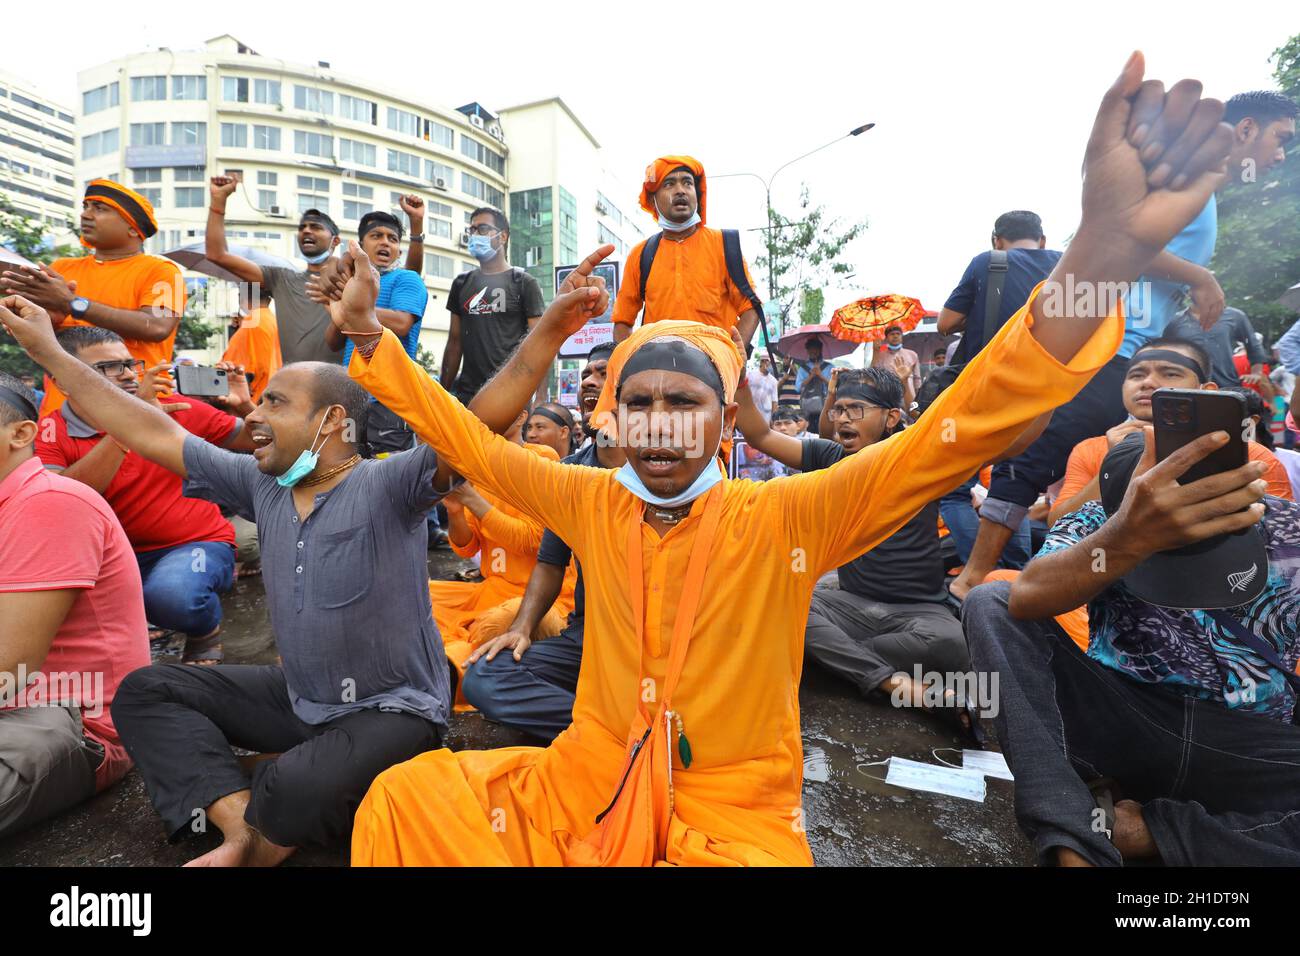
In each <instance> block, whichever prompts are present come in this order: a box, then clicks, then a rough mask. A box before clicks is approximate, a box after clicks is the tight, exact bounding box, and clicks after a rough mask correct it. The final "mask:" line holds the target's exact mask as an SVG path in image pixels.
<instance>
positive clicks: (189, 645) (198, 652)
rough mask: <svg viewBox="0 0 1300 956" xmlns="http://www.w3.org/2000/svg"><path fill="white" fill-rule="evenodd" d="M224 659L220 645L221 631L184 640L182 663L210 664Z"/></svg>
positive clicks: (218, 662)
mask: <svg viewBox="0 0 1300 956" xmlns="http://www.w3.org/2000/svg"><path fill="white" fill-rule="evenodd" d="M224 660H225V652H224V651H223V650H222V647H221V631H220V630H218V631H217V632H216V633H215V634H211V635H209V636H207V637H191V638H188V639H187V640H186V641H185V652H184V654H183V655H182V656H181V663H182V664H196V665H199V666H211V665H213V664H220V663H221V662H222V661H224Z"/></svg>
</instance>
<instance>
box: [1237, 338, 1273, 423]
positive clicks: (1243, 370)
mask: <svg viewBox="0 0 1300 956" xmlns="http://www.w3.org/2000/svg"><path fill="white" fill-rule="evenodd" d="M1232 367H1233V368H1235V369H1236V370H1237V375H1238V376H1239V377H1243V378H1244V377H1245V376H1247V375H1249V374H1250V359H1249V358H1247V357H1246V355H1245V353H1242V354H1240V355H1234V356H1233V357H1232ZM1263 368H1264V377H1265V378H1268V376H1269V373H1270V372H1272V371H1273V369H1272V367H1271V366H1269V365H1265V366H1264V367H1263ZM1246 388H1248V389H1250V390H1251V391H1252V392H1257V393H1258V394H1259V397H1260V398H1264V393H1263V391H1261V390H1260V387H1259V386H1258V385H1247V386H1246ZM1264 404H1265V405H1270V404H1271V403H1270V402H1269V400H1268V399H1266V398H1265V399H1264ZM1263 427H1265V428H1267V427H1268V422H1264V423H1263Z"/></svg>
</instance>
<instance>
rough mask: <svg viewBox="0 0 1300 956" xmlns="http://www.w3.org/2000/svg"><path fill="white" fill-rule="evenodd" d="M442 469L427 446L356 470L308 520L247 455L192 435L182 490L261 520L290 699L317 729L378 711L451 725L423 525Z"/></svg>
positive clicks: (265, 569) (265, 570)
mask: <svg viewBox="0 0 1300 956" xmlns="http://www.w3.org/2000/svg"><path fill="white" fill-rule="evenodd" d="M437 464H438V462H437V456H436V455H435V454H434V452H433V449H431V448H429V447H428V446H427V445H419V446H417V447H416V448H415V449H414V450H412V451H408V452H403V453H401V454H398V455H392V456H390V457H388V458H384V459H381V460H368V461H361V462H358V463H357V465H356V467H354V468H353V469H352V472H351V474H349V475H348V476H347V477H346V478H344V479H343V481H342V482H341V483H339V484H338V485H336V486H335V487H334V488H332V489H330V490H329V491H327V492H325V493H324V494H320V495H317V496H316V501H315V505H314V509H313V511H312V513H311V514H310V515H308V516H307V520H306V521H302V520H300V519H299V517H298V512H297V509H296V508H294V505H293V492H292V491H291V490H290V489H288V488H282V487H280V485H278V484H277V483H276V481H275V478H274V477H272V476H271V475H266V474H263V473H262V472H261V471H259V470H258V468H257V463H256V462H255V461H254V459H253V458H252V456H251V455H239V454H234V453H232V452H229V451H224V450H222V449H220V448H216V447H214V446H213V445H210V444H208V443H207V442H205V441H203V440H202V439H200V438H195V437H194V436H189V437H187V438H186V439H185V468H186V470H187V472H188V473H189V476H188V478H187V479H186V481H185V485H184V493H185V494H186V495H188V496H189V497H192V498H203V499H206V500H208V501H214V502H216V503H217V504H220V505H224V506H225V507H227V508H229V509H230V510H232V511H234V512H235V513H236V514H239V515H241V516H242V517H244V518H247V519H249V520H250V521H254V522H256V524H257V534H258V539H259V543H260V546H261V551H262V579H263V581H264V582H265V583H266V599H267V604H268V605H269V607H270V614H271V627H272V629H273V631H274V633H275V641H276V646H277V648H278V649H279V652H280V656H281V657H282V658H283V659H284V676H285V680H286V682H287V683H288V685H289V699H290V701H291V703H292V705H293V710H294V713H295V714H297V715H298V716H299V717H300V718H301V719H302V720H304V721H306V722H307V723H309V724H323V723H325V722H327V721H330V720H334V719H336V718H338V717H341V716H343V715H344V714H348V713H352V712H353V711H357V710H364V709H367V708H379V709H391V710H397V711H404V712H406V713H411V714H418V715H419V716H421V717H425V718H427V719H428V720H431V721H433V722H434V723H436V724H438V725H439V727H440V728H443V729H445V727H446V723H447V713H448V701H449V699H450V696H451V695H450V688H449V681H448V674H447V658H446V655H445V653H444V651H443V647H442V637H441V636H440V635H439V634H438V628H437V626H436V625H435V624H434V623H433V609H432V608H431V606H430V604H429V572H428V563H427V562H428V539H429V532H428V527H427V525H426V523H425V520H426V516H427V514H428V512H429V509H430V508H431V507H432V506H433V505H434V503H435V502H436V501H437V500H438V497H439V496H438V495H436V494H434V491H433V473H434V471H435V469H436V468H437Z"/></svg>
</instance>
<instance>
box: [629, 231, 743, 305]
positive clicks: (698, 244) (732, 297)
mask: <svg viewBox="0 0 1300 956" xmlns="http://www.w3.org/2000/svg"><path fill="white" fill-rule="evenodd" d="M644 246H645V243H644V242H639V243H637V244H636V245H635V246H634V247H633V248H632V251H631V252H630V253H629V254H628V257H627V261H626V262H624V263H623V279H622V284H621V285H620V286H619V288H618V298H617V299H616V300H615V301H614V321H615V322H617V323H619V324H620V325H635V324H636V316H637V313H638V312H640V311H641V307H642V305H644V306H645V318H644V319H643V320H642V321H643V322H657V321H659V320H660V319H682V320H685V321H687V322H703V323H704V324H705V325H713V326H716V327H718V328H720V329H727V330H729V329H731V328H733V327H734V326H735V324H736V319H737V318H738V317H739V316H740V314H741V313H742V312H747V311H749V310H750V309H751V308H753V303H752V302H750V301H749V300H748V299H746V298H745V297H744V296H743V295H741V294H740V290H739V289H737V288H736V285H735V283H733V282H732V281H731V277H730V276H729V275H727V261H726V256H725V254H724V252H723V248H722V232H721V230H718V229H708V228H706V227H704V226H700V227H699V228H698V229H696V230H695V232H693V233H692V234H691V235H690V236H689V237H688V238H686V239H683V240H682V241H681V242H677V241H676V240H674V239H671V238H669V236H668V235H666V234H665V236H664V238H663V239H662V240H661V241H660V243H659V249H658V251H657V252H656V253H655V258H654V265H653V267H652V268H651V269H650V278H649V280H648V281H647V282H646V287H645V302H644V303H642V301H641V250H642V248H644ZM745 277H746V278H747V279H749V285H750V288H753V286H754V280H753V278H752V277H750V275H749V267H748V266H746V267H745Z"/></svg>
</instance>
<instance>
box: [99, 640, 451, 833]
mask: <svg viewBox="0 0 1300 956" xmlns="http://www.w3.org/2000/svg"><path fill="white" fill-rule="evenodd" d="M113 723H114V724H115V725H116V726H117V730H118V733H119V734H120V735H121V737H122V743H123V744H125V745H126V749H127V751H128V752H129V753H130V754H131V759H132V760H134V761H135V764H136V766H137V767H138V768H139V769H140V774H141V776H143V777H144V782H145V787H146V788H147V789H148V791H149V799H150V800H151V801H153V805H154V808H155V809H156V810H157V811H158V813H159V815H160V816H161V817H162V819H163V824H164V825H165V826H166V828H167V833H168V835H169V836H170V837H171V838H172V839H173V840H174V839H178V838H180V837H181V836H183V835H184V834H185V832H186V831H189V830H192V829H195V828H196V827H197V826H198V825H200V824H199V823H198V821H204V823H203V824H202V825H206V823H205V817H204V815H203V814H202V813H200V812H198V811H202V810H204V809H205V808H206V807H208V806H210V805H211V804H213V803H215V802H216V801H217V800H219V799H220V798H221V797H224V796H227V795H229V794H232V793H236V792H238V791H240V790H249V791H251V793H250V796H249V802H248V809H247V810H246V811H245V812H244V819H245V820H246V821H247V822H248V823H249V824H250V825H251V826H253V827H254V828H255V829H257V830H258V831H260V832H261V833H262V834H264V835H265V836H266V838H267V839H268V840H270V841H271V842H272V843H275V844H278V845H279V846H294V847H300V846H337V845H340V844H344V843H346V842H347V840H348V837H349V835H350V834H351V832H352V817H353V815H354V814H355V813H356V810H357V807H358V806H359V805H360V804H361V800H362V798H363V797H364V796H365V795H366V791H367V790H368V789H370V784H371V782H372V781H373V780H374V779H375V777H377V776H379V775H380V774H381V773H383V772H384V771H385V770H387V769H388V768H389V767H392V766H395V765H396V764H399V763H402V762H403V761H406V760H410V759H411V758H412V757H416V756H419V755H420V754H422V753H424V752H425V751H426V750H432V749H434V748H436V747H438V746H439V743H440V739H441V737H440V734H439V732H438V728H437V727H436V726H435V725H434V724H432V723H430V722H429V721H427V720H425V719H424V718H423V717H417V716H416V715H414V714H407V713H395V712H386V711H381V710H359V711H355V712H353V713H350V714H346V715H345V716H343V717H339V718H337V719H336V720H332V721H330V722H328V723H325V724H308V723H305V722H304V721H302V720H300V719H299V718H298V716H297V715H296V714H294V712H293V706H292V704H291V703H290V701H289V687H288V684H286V683H285V679H284V671H282V670H281V669H280V668H278V667H255V666H251V665H217V666H213V667H187V666H186V665H184V664H155V665H154V666H153V667H142V668H140V669H139V670H136V671H132V672H131V673H130V674H128V675H127V676H126V679H125V680H124V681H122V684H121V686H120V687H119V688H118V691H117V695H116V696H115V697H114V698H113ZM232 745H233V746H235V747H242V748H244V749H246V750H252V751H255V752H257V753H265V754H277V755H278V756H276V757H275V758H274V759H271V760H262V761H259V762H258V763H257V765H256V767H255V769H254V770H253V771H252V774H251V776H250V775H249V774H248V773H247V772H246V771H245V770H244V769H243V767H241V766H240V763H239V760H238V759H237V758H236V757H235V755H234V754H233V753H232V752H231V749H230V748H231V746H232Z"/></svg>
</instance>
